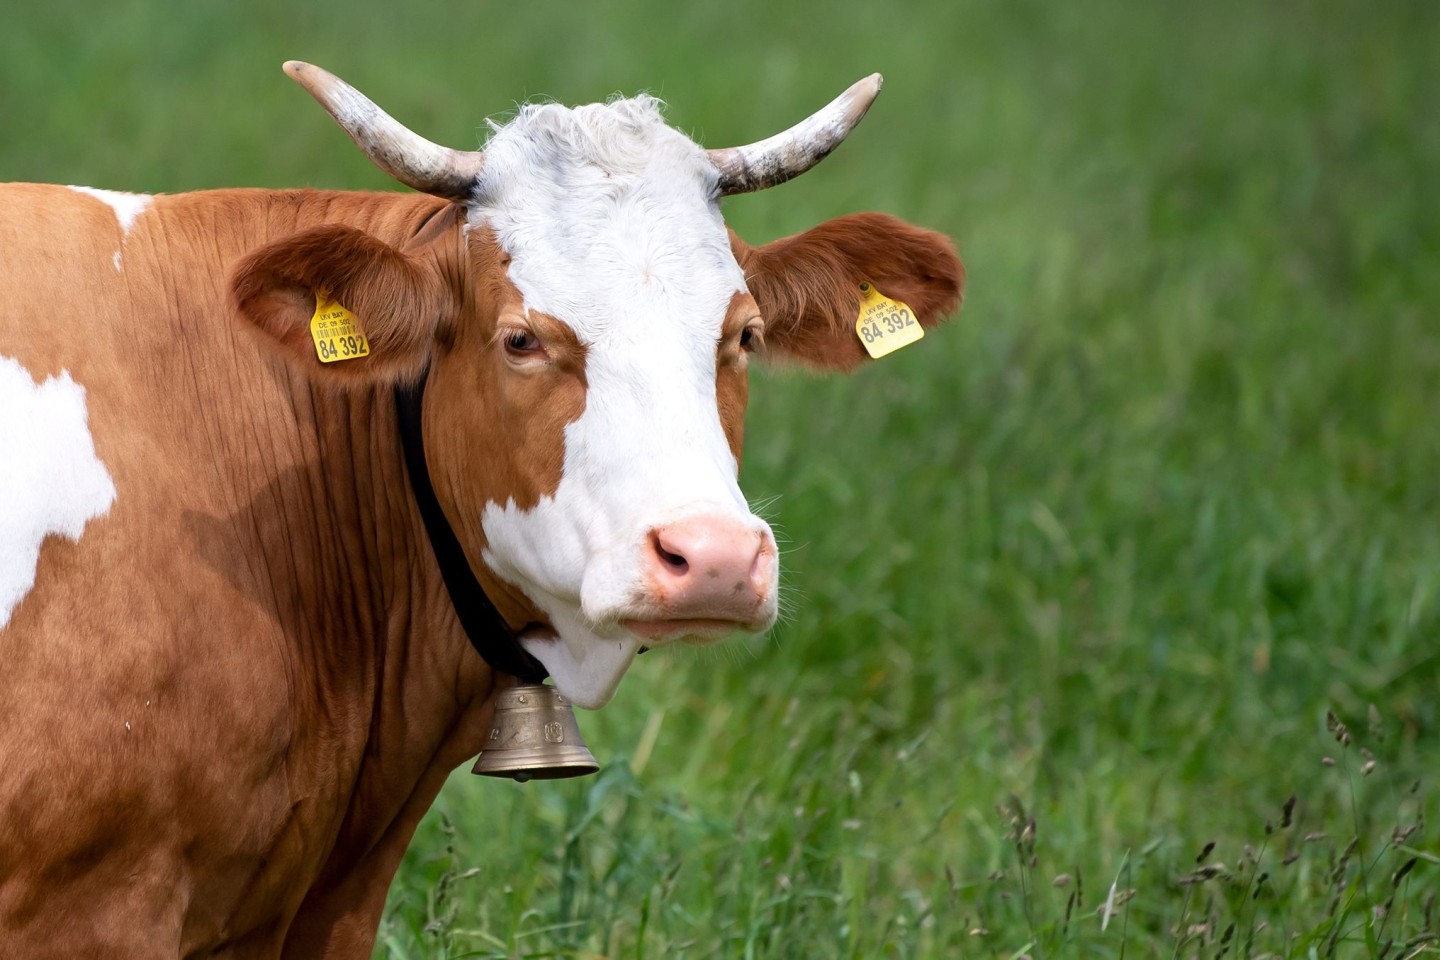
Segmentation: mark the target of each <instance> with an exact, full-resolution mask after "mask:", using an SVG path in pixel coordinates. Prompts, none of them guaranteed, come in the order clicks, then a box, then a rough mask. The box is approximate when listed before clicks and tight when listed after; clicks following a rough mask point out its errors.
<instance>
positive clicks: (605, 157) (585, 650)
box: [470, 101, 778, 708]
mask: <svg viewBox="0 0 1440 960" xmlns="http://www.w3.org/2000/svg"><path fill="white" fill-rule="evenodd" d="M616 107H620V108H623V111H624V113H623V115H619V114H617V113H616V112H615V109H616ZM616 107H599V106H596V107H587V108H581V109H578V110H574V111H571V110H565V109H563V108H559V107H540V108H526V109H527V112H525V113H522V115H521V117H520V118H519V119H517V120H516V121H515V122H514V124H512V125H511V127H507V128H505V129H503V130H501V131H500V132H499V133H497V135H496V136H495V137H494V138H493V139H492V140H491V141H490V143H489V144H488V145H487V147H486V172H485V175H484V177H482V179H481V182H480V185H479V188H478V191H477V200H476V202H474V203H473V204H472V206H471V212H470V224H471V226H472V227H474V228H479V229H483V230H484V231H487V232H488V233H490V234H492V235H493V236H494V238H495V241H496V242H497V243H499V245H500V246H501V248H502V249H503V250H504V251H505V253H506V254H507V255H508V258H509V267H508V279H509V281H510V282H511V283H512V284H513V285H514V287H515V288H516V290H518V292H519V294H520V296H521V298H522V299H523V305H524V310H526V311H538V312H540V313H544V314H546V315H548V316H549V317H553V318H555V319H558V320H559V321H561V322H562V323H564V324H566V325H567V326H568V327H569V328H570V330H571V331H573V333H574V335H575V337H576V339H577V340H578V341H579V342H580V344H582V345H583V347H584V350H585V381H586V387H585V405H584V410H583V412H581V413H580V415H579V416H578V418H576V419H575V420H573V421H571V422H570V423H569V424H568V425H567V426H566V427H565V440H564V442H565V449H564V455H563V470H562V473H561V477H560V480H559V483H558V485H557V486H556V488H555V489H554V491H553V493H549V494H547V495H544V496H542V497H540V498H539V501H538V502H536V503H533V504H527V505H526V506H525V507H524V508H522V507H520V506H517V505H516V504H515V503H514V502H513V501H507V502H490V503H488V504H487V505H486V506H485V508H484V511H483V515H482V517H481V523H482V527H483V531H484V535H485V542H486V548H485V551H484V554H483V558H484V561H485V563H486V564H487V565H488V566H489V567H490V568H491V570H493V571H494V573H495V574H496V575H498V576H499V577H501V578H502V579H504V580H506V581H507V582H509V583H511V584H513V585H514V586H516V587H517V588H519V589H520V590H521V591H522V592H523V593H524V594H525V595H526V596H527V597H528V598H529V599H530V601H531V602H533V603H534V604H535V606H537V607H538V608H540V609H541V610H542V611H544V613H545V615H546V616H547V618H548V619H549V621H550V623H551V624H552V625H553V626H554V628H555V631H556V633H557V634H558V636H557V637H556V638H554V639H540V638H527V639H526V640H525V641H524V642H525V645H526V647H527V649H529V650H530V652H531V653H532V654H534V655H535V656H536V657H537V658H538V659H539V660H540V661H541V662H542V663H544V664H545V666H546V668H547V669H548V670H549V671H550V673H551V674H552V676H553V677H554V678H555V682H556V685H557V686H558V687H559V689H560V691H561V692H562V693H563V694H564V695H565V696H566V697H568V698H569V699H571V700H572V701H573V702H575V703H577V704H579V705H581V706H585V707H592V708H593V707H598V706H601V705H603V704H604V703H605V702H606V701H608V700H609V699H610V697H611V695H612V694H613V693H614V691H615V688H616V686H617V685H618V684H619V682H620V678H621V676H622V675H623V674H624V672H625V670H626V668H627V667H628V666H629V664H630V661H631V660H632V659H633V658H634V656H635V654H636V653H637V652H638V651H639V650H640V648H641V647H642V645H644V646H655V645H657V644H659V643H664V642H669V641H671V640H682V641H689V642H706V641H709V640H713V639H715V638H717V637H718V636H719V635H721V634H723V633H725V632H726V631H727V628H733V629H734V630H742V631H746V632H760V631H763V630H766V629H768V628H769V627H770V626H771V624H772V623H773V622H774V619H775V614H776V609H777V603H776V593H777V585H778V572H777V570H776V562H775V552H776V551H775V541H774V537H773V534H772V533H771V531H770V528H769V527H768V525H766V524H765V522H764V521H763V520H761V519H760V518H758V517H756V516H754V515H753V514H752V513H751V512H750V510H749V507H748V505H747V504H746V502H745V498H744V497H743V495H742V494H741V492H740V488H739V485H738V483H737V479H736V475H737V472H738V464H737V462H736V455H735V453H734V452H733V450H732V441H733V446H735V447H738V442H739V438H738V429H739V427H738V421H739V420H740V419H743V410H740V411H734V410H732V411H729V414H730V416H729V417H728V419H729V421H730V423H731V429H732V430H733V431H736V436H734V437H727V434H726V430H725V429H724V428H723V427H722V423H721V420H722V418H721V414H720V409H719V404H720V403H722V402H732V403H733V402H734V399H733V398H731V399H730V400H729V401H727V400H726V399H725V398H717V377H719V376H729V375H731V374H730V373H725V372H721V371H720V370H719V368H718V361H717V348H718V346H719V344H720V342H721V338H722V330H723V329H724V328H725V324H726V321H727V316H729V315H730V314H731V312H732V310H733V309H734V307H735V305H736V303H737V302H738V301H740V300H741V299H745V300H747V301H748V295H745V293H744V291H745V280H744V275H743V273H742V271H741V269H740V267H739V265H738V264H737V263H736V261H735V258H734V255H733V253H732V252H731V249H730V244H729V237H728V234H727V232H726V229H725V225H724V221H723V219H722V218H721V216H720V211H719V207H718V205H717V203H716V202H715V200H714V198H713V190H714V183H715V179H714V178H715V173H714V170H713V168H712V167H711V166H710V164H709V163H708V161H707V159H706V157H705V155H704V152H703V151H702V150H701V149H700V148H699V147H698V146H696V145H695V144H694V143H693V142H691V141H690V140H688V139H687V138H685V137H684V136H683V135H681V134H679V133H678V132H676V131H674V130H672V129H671V128H669V127H667V126H666V125H665V124H664V121H663V120H662V119H661V118H660V115H659V113H658V110H656V109H655V107H654V106H653V104H650V103H648V102H646V101H627V102H625V103H624V104H620V105H616ZM521 124H524V125H526V126H527V127H528V129H527V130H525V131H524V135H522V136H516V137H514V138H511V137H508V136H507V134H508V133H510V132H512V127H515V126H517V125H521ZM577 143H579V144H584V145H586V149H588V150H590V151H591V152H590V153H588V154H585V155H582V156H578V157H577V155H576V154H575V150H576V147H575V145H576V144H577ZM556 145H559V146H556ZM731 319H733V317H732V318H731ZM741 376H742V378H743V374H742V375H741ZM738 402H739V403H740V404H742V405H743V394H742V395H741V396H740V399H739V401H738ZM675 543H680V544H683V545H684V546H683V548H680V547H675V546H674V544H675ZM692 551H693V553H694V555H695V556H696V558H697V559H701V558H703V559H701V562H698V563H697V564H695V565H694V567H695V569H694V570H691V569H690V567H691V565H690V564H688V563H686V562H684V561H685V558H684V557H683V556H682V552H692ZM702 578H711V579H713V581H714V582H713V583H711V582H708V581H702Z"/></svg>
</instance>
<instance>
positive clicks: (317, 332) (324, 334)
mask: <svg viewBox="0 0 1440 960" xmlns="http://www.w3.org/2000/svg"><path fill="white" fill-rule="evenodd" d="M310 339H312V340H314V341H315V355H316V356H317V357H319V358H320V362H321V363H334V362H335V361H336V360H354V359H355V358H356V357H366V356H369V355H370V343H369V341H367V340H366V339H365V331H364V330H361V329H360V321H359V320H356V319H355V314H353V313H351V312H350V311H349V310H346V309H345V308H344V307H342V306H340V304H338V303H336V302H335V301H334V300H331V299H330V296H329V294H326V293H321V292H317V293H316V294H315V316H313V317H311V318H310Z"/></svg>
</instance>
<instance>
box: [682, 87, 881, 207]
mask: <svg viewBox="0 0 1440 960" xmlns="http://www.w3.org/2000/svg"><path fill="white" fill-rule="evenodd" d="M880 84H881V77H880V74H878V73H872V74H871V75H870V76H868V77H866V78H865V79H864V80H860V81H858V82H856V83H854V84H853V85H851V87H850V89H848V90H846V91H845V92H844V93H842V94H840V96H838V97H836V98H835V99H834V100H831V101H830V103H828V104H827V105H826V106H824V107H821V108H820V109H819V110H817V111H816V112H815V113H813V114H811V115H810V116H809V117H806V118H805V119H804V120H801V121H800V122H799V123H797V124H795V126H793V127H791V128H790V129H789V130H786V131H784V132H783V133H777V134H775V136H773V137H770V138H769V139H768V140H761V141H759V142H758V143H752V144H749V145H748V146H744V147H727V148H725V149H723V150H711V151H709V153H710V162H711V163H713V164H714V165H715V169H717V170H719V171H720V183H719V186H718V189H719V191H720V196H722V197H728V196H730V195H731V194H735V193H749V192H750V191H752V190H764V189H765V188H766V187H773V186H775V185H776V184H781V183H784V182H785V181H786V180H789V179H791V178H793V177H798V176H800V174H802V173H804V172H805V171H806V170H809V169H810V168H811V167H813V166H815V164H817V163H819V162H820V161H821V160H824V159H825V158H826V157H827V156H829V155H830V151H832V150H834V149H835V148H836V147H838V146H840V144H841V143H842V142H843V141H844V140H845V138H846V137H848V136H849V135H850V131H851V130H854V129H855V125H856V124H857V123H859V122H860V118H861V117H863V116H865V111H866V110H869V109H870V104H872V103H874V102H875V98H876V97H877V96H878V95H879V94H880Z"/></svg>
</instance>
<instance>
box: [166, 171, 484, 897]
mask: <svg viewBox="0 0 1440 960" xmlns="http://www.w3.org/2000/svg"><path fill="white" fill-rule="evenodd" d="M239 196H241V197H242V198H245V199H251V198H252V197H253V199H254V200H256V201H257V202H260V203H263V204H266V205H267V207H268V209H266V210H265V211H264V213H263V214H262V215H261V216H260V217H259V218H258V221H259V224H258V228H257V225H256V224H247V225H245V226H244V229H243V230H242V237H241V239H240V244H239V245H240V246H243V247H245V248H246V249H242V250H240V251H238V252H239V253H245V252H248V250H249V249H254V248H255V247H257V246H259V245H260V244H263V243H265V242H269V241H272V240H276V239H280V238H281V237H283V236H285V235H287V234H289V233H293V232H296V231H298V230H303V229H305V228H306V227H309V226H312V225H316V224H319V223H334V222H343V223H348V224H350V225H352V226H356V227H359V228H361V229H364V230H366V231H367V232H369V233H371V234H372V235H374V236H376V237H378V238H379V239H381V240H384V241H386V242H389V243H392V244H394V245H396V246H403V245H404V243H405V241H406V240H407V239H409V238H410V237H413V236H414V235H415V234H416V233H418V232H419V231H421V230H426V229H429V230H433V229H436V221H437V216H438V215H439V213H440V205H439V204H438V202H437V201H433V200H430V199H429V198H424V197H415V196H403V195H374V194H369V195H351V194H310V193H303V194H297V195H294V196H288V195H272V194H259V195H252V197H247V196H246V195H245V194H240V195H239ZM196 197H197V201H196V202H197V204H203V203H204V202H205V197H206V195H203V194H202V195H196ZM282 200H284V201H285V202H280V201H282ZM224 206H225V204H223V203H221V204H215V205H214V206H213V207H212V208H211V209H212V210H213V209H215V208H223V207H224ZM219 226H220V225H219V224H217V225H216V227H217V229H218V228H219ZM457 230H458V224H457ZM458 245H459V239H458V237H457V248H458ZM212 296H213V294H212ZM180 315H181V316H184V315H186V314H185V313H184V312H182V313H181V314H180ZM227 319H228V318H227ZM241 357H242V362H241V363H240V364H238V365H237V368H236V369H235V370H234V371H232V372H231V373H230V374H229V376H230V377H231V378H232V380H231V382H229V383H228V384H224V385H222V386H221V387H219V388H218V389H219V391H220V392H221V394H222V395H220V396H214V395H212V396H210V397H206V398H200V399H201V401H202V402H208V404H209V406H210V408H211V409H218V410H219V411H222V412H223V413H224V414H226V415H222V416H217V417H215V418H214V419H213V423H211V424H209V426H210V427H212V428H213V430H212V431H211V433H210V435H209V436H207V437H199V436H198V435H197V436H196V437H195V438H194V439H193V440H192V446H193V447H198V449H200V450H202V451H205V458H206V460H207V462H210V463H212V464H214V467H213V469H214V470H215V471H216V472H217V475H219V476H217V478H216V482H215V485H214V486H215V489H216V490H217V491H218V490H232V491H241V492H240V493H239V494H238V495H237V496H236V499H235V502H233V503H231V504H227V505H226V506H225V507H224V508H222V509H221V510H218V511H216V512H217V513H220V514H221V517H223V519H220V520H219V522H218V523H216V524H215V529H214V530H212V531H211V534H212V535H215V534H218V536H219V537H220V538H221V540H220V542H226V543H229V544H231V545H232V546H231V547H229V548H227V550H226V551H224V552H226V553H227V554H228V555H226V556H223V557H217V558H214V559H215V561H216V562H217V563H218V564H221V565H224V566H225V567H226V569H225V571H224V572H225V573H226V575H227V577H229V578H230V579H231V580H232V581H233V582H235V583H237V584H238V585H239V586H240V587H241V589H243V590H244V591H246V592H247V593H249V594H251V596H252V597H253V599H254V600H255V601H256V602H257V603H258V604H260V606H261V607H262V608H264V610H265V612H266V615H267V617H268V618H269V619H270V620H271V621H272V623H273V626H274V627H275V628H277V629H275V630H274V631H273V638H274V641H275V642H276V643H280V644H283V645H284V647H285V649H283V650H281V651H279V658H280V660H281V661H283V662H284V663H285V664H286V665H287V670H288V671H289V684H290V690H289V695H290V698H291V710H290V711H289V714H290V716H291V717H293V718H294V729H292V730H291V731H290V736H289V742H288V747H287V752H286V755H285V757H284V763H285V765H286V771H287V776H289V777H290V778H291V779H292V780H293V782H294V783H295V788H294V789H295V792H296V793H297V794H308V795H309V797H313V799H315V800H316V801H320V802H315V803H310V802H308V798H307V801H306V802H305V803H304V804H303V805H297V808H296V810H297V812H296V814H295V816H296V817H304V816H305V815H306V811H308V810H343V811H345V813H344V818H343V821H342V822H340V823H338V824H328V825H326V824H302V825H299V826H302V827H304V828H313V829H316V832H317V836H318V837H319V838H320V839H319V842H321V843H328V844H329V846H330V848H331V849H330V852H328V854H327V856H326V858H325V863H324V867H323V872H322V878H321V880H322V882H321V883H319V884H317V885H316V887H315V890H316V891H317V894H315V895H320V894H319V893H318V892H319V891H327V892H326V893H325V894H324V895H325V896H330V895H332V893H331V892H334V891H337V890H338V892H335V893H334V895H335V896H340V895H341V894H343V892H344V889H345V887H346V885H347V884H351V883H354V882H359V881H358V880H355V881H351V880H348V879H346V878H347V877H350V876H351V875H353V876H355V877H356V878H363V877H367V876H370V875H371V874H373V873H374V872H375V871H377V870H378V871H379V872H381V873H383V874H384V875H385V876H386V877H388V875H389V874H388V872H389V871H393V869H394V865H395V864H396V863H398V860H399V857H400V854H401V853H402V852H403V849H404V846H405V844H406V843H407V842H408V839H409V836H410V834H411V832H412V831H413V829H414V826H415V823H416V822H417V821H418V819H419V817H420V815H421V814H422V813H423V812H424V810H425V809H426V808H428V806H429V805H430V803H431V802H432V800H433V798H434V796H435V794H436V793H437V792H438V790H439V788H440V786H441V784H442V783H443V781H444V778H445V776H446V775H447V774H448V773H449V771H450V770H452V769H453V768H454V767H455V766H456V765H458V764H459V763H461V762H463V760H464V759H465V758H466V757H468V756H473V755H474V754H475V753H476V752H477V751H478V750H479V748H480V745H481V742H482V736H483V733H484V732H485V731H486V730H488V723H489V718H488V707H487V705H486V701H487V699H488V695H489V693H490V692H491V689H492V685H493V679H492V674H491V671H490V670H489V669H488V668H487V667H486V665H485V664H484V662H483V661H482V660H481V659H480V658H479V657H478V656H477V655H476V654H475V652H474V651H473V650H472V649H471V647H470V644H469V643H468V641H467V640H466V638H465V636H464V634H463V632H462V631H461V629H460V627H459V624H458V622H457V620H456V617H455V613H454V611H453V609H452V607H451V605H450V600H449V598H448V596H447V594H446V591H445V587H444V584H443V582H442V580H441V578H440V575H439V572H438V569H437V566H436V563H435V560H434V557H433V554H432V552H431V549H430V546H429V544H428V542H427V540H426V538H425V531H424V527H423V524H422V521H421V519H420V517H419V515H418V513H417V511H416V509H415V502H414V498H413V496H412V494H411V491H410V488H409V485H408V480H407V477H406V472H405V466H404V458H403V454H402V451H401V446H400V439H399V431H398V427H397V422H396V415H395V407H394V399H393V395H392V391H391V389H390V387H389V386H377V387H375V388H373V389H370V388H367V389H360V390H349V391H340V390H336V389H334V388H327V387H324V386H317V385H316V384H315V383H314V382H313V381H312V380H311V379H310V378H309V377H308V376H306V375H304V374H302V373H300V372H298V371H297V370H295V369H294V368H292V367H290V366H288V365H286V364H285V363H284V362H282V361H280V360H278V359H275V358H269V357H261V356H252V357H250V358H248V359H246V358H245V354H244V353H241ZM207 383H208V381H207ZM204 389H207V390H211V391H215V390H216V389H217V388H216V387H214V386H213V385H207V386H206V387H205V388H204ZM227 392H228V393H229V396H228V397H227V396H225V395H224V394H225V393H227ZM262 480H263V482H262ZM299 799H300V798H298V797H297V801H298V800H299ZM326 877H329V878H331V882H325V878H326ZM383 886H384V885H383V884H381V885H380V888H381V889H382V890H383ZM367 889H369V888H367ZM315 909H322V906H316V907H315ZM376 909H378V906H377V907H376Z"/></svg>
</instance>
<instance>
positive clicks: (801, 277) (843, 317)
mask: <svg viewBox="0 0 1440 960" xmlns="http://www.w3.org/2000/svg"><path fill="white" fill-rule="evenodd" d="M730 246H731V249H732V250H733V251H734V253H735V259H736V260H738V261H739V262H740V266H741V268H742V269H744V271H745V282H746V284H747V285H748V286H749V288H750V294H751V296H753V297H754V298H755V301H756V302H757V303H758V304H759V305H760V313H761V315H762V316H763V317H764V318H765V352H766V353H770V354H779V355H781V356H785V357H787V358H791V359H795V360H799V361H800V362H802V363H805V364H808V365H810V366H813V367H818V368H821V369H825V370H850V369H853V368H854V367H855V366H857V365H858V364H859V363H861V362H862V361H864V360H867V359H869V355H868V354H867V353H866V352H865V348H864V346H862V345H861V342H860V337H859V335H858V334H856V332H855V321H856V320H857V319H858V317H859V314H860V282H861V281H862V280H866V281H869V282H870V283H872V284H874V285H875V289H877V290H879V291H880V292H881V293H883V294H884V295H885V296H887V297H890V298H891V299H892V300H899V301H901V302H903V303H905V304H908V305H909V307H910V309H911V310H912V311H914V313H915V315H916V317H918V318H919V320H920V323H921V325H922V326H926V327H933V326H935V325H936V324H937V323H939V322H940V321H941V320H943V319H944V318H945V317H946V316H947V315H949V314H950V313H952V312H954V310H955V308H956V307H957V306H958V305H959V303H960V297H961V292H962V288H963V286H964V282H965V268H964V267H963V266H962V265H961V263H960V258H959V257H957V256H956V255H955V248H954V247H953V246H951V244H950V240H949V239H948V238H947V237H945V236H944V234H940V233H936V232H935V231H933V230H923V229H921V228H920V227H915V226H911V225H910V224H908V223H906V222H905V221H903V220H900V219H897V218H895V217H892V216H890V215H888V214H884V213H854V214H850V215H848V216H844V217H837V218H835V219H834V220H827V221H826V222H825V223H822V224H820V225H819V226H818V227H814V228H812V229H810V230H806V231H805V232H804V233H800V234H796V235H795V236H793V237H786V238H785V239H783V240H775V241H773V242H771V243H767V244H764V245H763V246H760V247H751V246H749V245H748V244H746V243H745V241H743V240H741V239H740V238H739V237H738V236H736V235H735V233H734V232H733V231H732V232H731V234H730Z"/></svg>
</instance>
